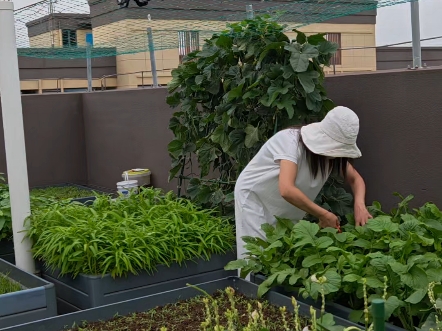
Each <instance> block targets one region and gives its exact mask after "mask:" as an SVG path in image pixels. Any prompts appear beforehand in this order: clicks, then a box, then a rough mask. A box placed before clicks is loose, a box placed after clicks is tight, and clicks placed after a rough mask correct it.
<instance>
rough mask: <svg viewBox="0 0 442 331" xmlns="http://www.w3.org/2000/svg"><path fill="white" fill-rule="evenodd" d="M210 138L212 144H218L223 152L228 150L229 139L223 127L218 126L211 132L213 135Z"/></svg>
mask: <svg viewBox="0 0 442 331" xmlns="http://www.w3.org/2000/svg"><path fill="white" fill-rule="evenodd" d="M210 138H211V139H212V141H213V142H214V143H216V144H220V146H221V148H222V149H223V151H227V150H228V149H229V148H230V139H229V136H228V135H227V132H226V131H225V130H224V126H223V125H219V126H218V127H217V128H216V129H215V131H213V134H212V136H211V137H210Z"/></svg>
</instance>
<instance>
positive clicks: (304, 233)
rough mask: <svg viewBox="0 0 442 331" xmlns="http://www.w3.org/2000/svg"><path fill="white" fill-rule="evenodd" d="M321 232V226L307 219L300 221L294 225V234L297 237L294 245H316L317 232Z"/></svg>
mask: <svg viewBox="0 0 442 331" xmlns="http://www.w3.org/2000/svg"><path fill="white" fill-rule="evenodd" d="M318 232H319V226H318V225H317V224H313V223H310V222H307V221H299V223H298V224H296V225H295V226H294V227H293V236H294V237H295V239H297V241H296V243H295V245H294V247H301V246H305V245H309V244H310V245H312V246H315V245H316V234H317V233H318Z"/></svg>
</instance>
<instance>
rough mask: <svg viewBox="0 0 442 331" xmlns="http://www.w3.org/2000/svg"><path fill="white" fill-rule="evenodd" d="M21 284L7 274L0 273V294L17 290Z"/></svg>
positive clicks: (20, 287)
mask: <svg viewBox="0 0 442 331" xmlns="http://www.w3.org/2000/svg"><path fill="white" fill-rule="evenodd" d="M21 289H22V286H21V285H20V284H19V283H17V282H15V281H13V280H12V279H10V278H9V277H8V274H3V273H0V295H2V294H6V293H12V292H17V291H20V290H21Z"/></svg>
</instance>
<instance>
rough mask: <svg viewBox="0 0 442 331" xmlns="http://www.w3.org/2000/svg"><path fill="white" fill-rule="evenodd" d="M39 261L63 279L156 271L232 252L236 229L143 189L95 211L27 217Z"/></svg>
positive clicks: (104, 201)
mask: <svg viewBox="0 0 442 331" xmlns="http://www.w3.org/2000/svg"><path fill="white" fill-rule="evenodd" d="M28 235H29V236H30V238H31V239H32V241H33V243H34V244H33V252H34V257H35V258H36V259H39V260H42V261H43V262H44V263H45V264H46V265H47V266H49V267H50V268H58V269H59V270H60V272H61V274H70V275H72V276H73V277H75V276H76V275H78V274H80V273H82V274H93V275H97V274H107V273H109V274H111V275H112V276H113V277H121V276H124V275H126V274H128V273H133V274H137V272H139V271H142V270H146V271H149V272H150V271H154V270H155V269H156V267H157V265H160V264H161V265H166V266H170V265H171V264H172V263H179V264H182V263H185V262H186V261H190V260H194V259H196V258H205V259H209V258H210V255H211V254H213V253H225V252H227V251H230V250H232V249H233V244H234V242H235V236H234V231H233V227H232V226H231V225H230V224H229V222H226V221H225V220H224V218H221V217H216V216H215V215H214V212H213V211H211V210H202V209H199V208H197V207H196V206H195V205H194V204H193V203H192V202H190V201H188V200H185V199H177V198H176V197H175V196H174V195H173V194H172V193H167V194H163V193H162V192H161V191H160V190H156V189H142V190H141V192H140V193H139V194H137V195H135V194H132V195H130V196H129V197H126V198H125V197H119V198H117V199H116V200H113V199H111V198H110V197H108V196H106V195H98V196H97V199H96V200H95V201H94V203H93V205H92V206H85V205H83V204H69V203H63V202H61V203H53V204H51V205H47V206H45V207H44V208H43V207H42V208H38V209H37V210H35V211H34V212H33V213H32V215H31V216H30V217H29V230H28Z"/></svg>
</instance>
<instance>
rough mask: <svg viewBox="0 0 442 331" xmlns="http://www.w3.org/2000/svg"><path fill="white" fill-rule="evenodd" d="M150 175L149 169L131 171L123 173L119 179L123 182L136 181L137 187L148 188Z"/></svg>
mask: <svg viewBox="0 0 442 331" xmlns="http://www.w3.org/2000/svg"><path fill="white" fill-rule="evenodd" d="M151 174H152V173H151V172H150V170H149V169H131V170H127V171H125V172H123V174H122V175H121V177H122V178H123V180H125V181H128V180H136V181H138V186H139V187H141V186H149V185H150V175H151Z"/></svg>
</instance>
